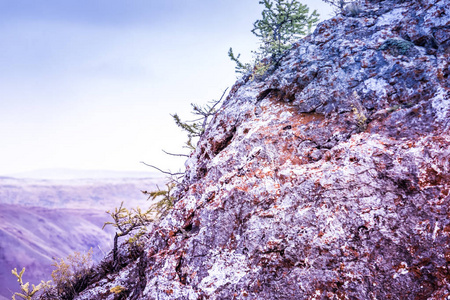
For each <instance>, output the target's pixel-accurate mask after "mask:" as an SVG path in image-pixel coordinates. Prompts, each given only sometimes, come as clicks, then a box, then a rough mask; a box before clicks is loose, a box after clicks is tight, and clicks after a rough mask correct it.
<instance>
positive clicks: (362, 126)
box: [350, 92, 368, 131]
mask: <svg viewBox="0 0 450 300" xmlns="http://www.w3.org/2000/svg"><path fill="white" fill-rule="evenodd" d="M350 105H351V107H352V111H353V114H354V115H355V117H356V124H357V125H358V129H359V130H360V131H364V130H366V128H367V121H368V119H367V113H366V109H365V108H364V106H363V105H362V103H361V99H360V97H359V95H358V93H356V92H354V93H353V103H352V104H350Z"/></svg>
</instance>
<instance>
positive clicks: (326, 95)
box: [78, 0, 450, 299]
mask: <svg viewBox="0 0 450 300" xmlns="http://www.w3.org/2000/svg"><path fill="white" fill-rule="evenodd" d="M449 7H450V5H449V1H448V0H421V1H393V0H384V1H366V2H365V3H364V4H363V6H362V9H363V11H362V12H361V13H360V14H359V17H358V18H354V17H343V16H337V17H334V18H332V19H330V20H328V21H325V22H322V23H321V24H320V25H319V26H318V27H317V29H316V31H315V32H314V34H312V35H311V36H309V37H307V38H305V39H303V40H301V41H299V42H297V43H296V44H295V45H294V46H293V48H292V50H291V51H290V52H289V53H288V54H287V55H286V56H285V58H284V59H283V60H282V61H281V66H280V67H279V68H278V69H277V70H275V71H274V72H273V73H272V74H270V75H268V76H267V77H266V78H265V79H264V80H254V81H250V80H249V78H248V77H244V78H242V79H241V80H239V81H238V82H237V83H236V84H235V86H234V87H233V88H232V89H231V92H230V94H229V96H228V98H227V99H226V101H225V102H224V104H223V106H222V108H221V109H220V110H219V112H218V113H217V115H215V117H214V118H213V120H212V121H211V123H210V124H209V126H208V128H207V130H206V132H205V133H204V135H203V136H202V137H201V139H200V141H199V143H198V145H197V148H196V150H195V151H194V153H193V154H192V155H191V157H190V158H189V159H188V161H187V162H186V167H187V170H186V174H185V177H184V180H183V183H182V184H180V185H179V186H178V187H177V190H176V193H175V195H174V196H176V197H177V199H178V200H177V202H176V205H175V208H174V210H173V211H172V212H171V213H170V214H169V215H168V216H167V217H166V218H165V219H164V220H162V221H161V222H159V223H158V224H154V226H153V231H152V232H153V233H152V234H150V235H149V236H148V240H147V242H146V245H145V253H146V256H145V257H146V258H145V260H144V259H143V257H144V256H141V257H140V258H139V259H137V260H136V261H135V262H132V263H130V264H129V265H128V266H126V267H124V269H123V270H121V271H120V272H119V273H117V274H111V275H109V276H110V277H109V278H110V280H109V281H106V280H103V281H98V282H96V283H93V284H92V285H91V287H90V288H89V289H88V290H87V291H85V292H83V293H81V295H80V296H79V297H78V299H113V298H114V296H113V295H111V294H108V293H107V292H106V291H107V290H108V288H110V287H111V286H114V284H116V285H118V284H121V285H125V286H127V287H129V289H130V290H132V291H133V292H131V294H130V295H129V296H127V297H128V298H129V299H446V298H447V297H449V295H450V294H449V285H450V270H449V268H448V266H449V264H450V218H449V217H450V215H449V214H450V210H449V205H450V195H449V191H450V135H449V132H450V87H449V79H448V74H449V73H450V72H449V68H450V67H449V56H450V54H449V50H448V39H447V37H446V35H447V33H448V32H447V29H448V28H447V27H446V26H448V23H449V21H450V12H449ZM410 24H413V26H410ZM389 39H399V40H400V39H402V40H405V39H406V40H407V39H409V41H410V42H412V44H411V48H410V49H407V51H404V52H401V51H399V52H395V53H394V52H391V51H389V50H388V49H385V50H383V49H382V45H383V44H384V43H385V42H386V41H387V40H389ZM393 45H394V44H393ZM138 264H140V267H138ZM142 268H144V269H145V272H143V274H145V275H143V276H141V277H140V278H139V279H135V280H139V281H140V285H138V286H139V288H137V287H136V286H137V285H136V282H134V283H133V284H131V283H127V281H126V280H124V278H125V277H126V276H128V275H127V274H131V273H130V272H134V273H132V274H137V273H136V269H138V270H139V269H142ZM133 270H134V271H133ZM141 273H142V272H141ZM141 286H142V287H144V288H141ZM106 295H109V296H106ZM108 297H109V298H108ZM133 297H134V298H133Z"/></svg>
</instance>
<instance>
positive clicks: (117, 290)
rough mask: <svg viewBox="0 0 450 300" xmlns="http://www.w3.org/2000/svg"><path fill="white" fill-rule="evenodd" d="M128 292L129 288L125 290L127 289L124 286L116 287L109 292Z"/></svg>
mask: <svg viewBox="0 0 450 300" xmlns="http://www.w3.org/2000/svg"><path fill="white" fill-rule="evenodd" d="M126 290H127V288H125V287H123V286H121V285H116V286H115V287H112V288H111V289H110V290H109V291H110V292H111V293H114V294H116V295H117V294H122V293H123V292H125V291H126Z"/></svg>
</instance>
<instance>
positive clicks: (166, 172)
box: [141, 161, 184, 176]
mask: <svg viewBox="0 0 450 300" xmlns="http://www.w3.org/2000/svg"><path fill="white" fill-rule="evenodd" d="M141 164H144V165H146V166H147V167H151V168H154V169H156V170H158V171H160V172H161V173H164V174H167V175H170V176H176V175H183V174H184V173H181V172H178V173H172V172H169V171H163V170H161V169H160V168H158V167H155V166H153V165H149V164H146V163H145V162H143V161H141Z"/></svg>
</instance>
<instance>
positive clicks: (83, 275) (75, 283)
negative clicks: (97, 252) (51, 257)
mask: <svg viewBox="0 0 450 300" xmlns="http://www.w3.org/2000/svg"><path fill="white" fill-rule="evenodd" d="M92 253H93V251H92V248H91V249H90V250H89V251H88V252H87V253H81V252H74V253H73V254H71V255H69V256H67V257H66V258H59V259H55V262H54V263H53V264H52V266H54V267H55V269H54V270H53V272H52V279H53V283H54V285H55V288H54V292H55V293H56V296H57V298H58V299H64V300H71V299H73V298H74V297H75V296H76V295H77V294H78V293H79V292H81V291H83V290H84V289H85V288H86V287H87V286H88V284H89V278H90V275H91V273H92V265H93V261H92ZM53 296H55V295H53ZM47 298H49V299H54V298H53V297H52V296H51V295H47Z"/></svg>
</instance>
